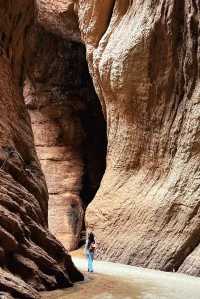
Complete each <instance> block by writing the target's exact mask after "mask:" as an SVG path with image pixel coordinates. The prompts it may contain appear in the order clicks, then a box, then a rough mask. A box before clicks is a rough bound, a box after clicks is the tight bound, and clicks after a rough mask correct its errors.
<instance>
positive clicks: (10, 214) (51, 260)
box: [0, 0, 83, 299]
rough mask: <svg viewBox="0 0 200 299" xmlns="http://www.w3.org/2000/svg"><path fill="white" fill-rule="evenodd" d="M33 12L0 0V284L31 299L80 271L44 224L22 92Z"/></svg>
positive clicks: (28, 5)
mask: <svg viewBox="0 0 200 299" xmlns="http://www.w3.org/2000/svg"><path fill="white" fill-rule="evenodd" d="M33 18H34V2H33V1H31V0H30V1H28V0H15V1H12V0H9V1H0V112H1V118H0V185H1V186H0V290H1V292H7V293H10V294H11V295H12V296H13V297H14V298H34V299H35V298H39V297H40V296H39V293H38V292H37V291H41V290H50V289H55V288H58V287H67V286H71V285H72V282H74V281H77V280H81V279H83V276H82V275H81V274H80V273H79V272H78V271H77V270H76V269H75V267H74V266H73V264H72V261H71V258H70V257H69V256H68V254H67V252H66V251H65V249H64V247H63V246H62V245H61V244H60V243H59V242H58V241H57V240H56V239H55V238H54V237H53V235H52V234H51V233H50V232H49V231H48V228H47V211H48V196H47V189H46V184H45V180H44V175H43V173H42V171H41V168H40V163H39V161H38V158H37V155H36V151H35V148H34V143H33V134H32V130H31V123H30V118H29V116H28V113H27V110H26V107H25V104H24V101H23V97H22V83H23V73H24V66H25V64H24V49H25V48H26V47H27V45H26V32H27V31H28V28H29V26H30V24H31V23H32V22H33ZM36 290H37V291H36ZM1 295H2V294H1Z"/></svg>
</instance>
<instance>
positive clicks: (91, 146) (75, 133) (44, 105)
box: [24, 26, 106, 250]
mask: <svg viewBox="0 0 200 299" xmlns="http://www.w3.org/2000/svg"><path fill="white" fill-rule="evenodd" d="M28 41H29V43H30V44H31V45H32V47H31V51H30V52H29V53H27V56H28V59H29V61H31V63H29V66H28V71H27V76H26V80H25V83H24V98H25V103H26V106H27V108H28V110H29V114H30V117H31V123H32V128H33V134H34V140H35V146H36V151H37V154H38V157H39V160H40V163H41V166H42V170H43V172H44V175H45V178H46V182H47V187H48V192H49V212H48V213H49V217H48V218H49V228H50V231H51V232H52V233H53V234H54V235H55V236H56V237H57V238H58V239H59V240H60V241H61V242H62V244H63V245H64V246H65V247H66V248H67V249H68V250H73V249H76V248H77V247H78V245H79V242H80V237H81V231H82V230H84V226H85V225H84V213H85V209H86V207H87V205H88V204H89V203H90V202H91V200H92V199H93V197H94V195H95V193H96V191H97V189H98V188H99V185H100V182H101V178H102V176H103V174H104V171H105V160H106V124H105V121H104V118H103V114H102V111H101V105H100V102H99V99H98V97H97V96H96V93H95V91H94V87H93V84H92V80H91V78H90V75H89V71H88V67H87V62H86V54H85V48H84V46H83V45H82V44H81V43H78V42H72V41H66V40H64V39H62V38H60V37H58V36H55V35H54V34H52V33H48V32H46V31H45V30H44V29H43V28H41V27H40V26H34V27H33V28H32V30H31V31H30V33H29V37H28Z"/></svg>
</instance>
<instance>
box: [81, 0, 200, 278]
mask: <svg viewBox="0 0 200 299" xmlns="http://www.w3.org/2000/svg"><path fill="white" fill-rule="evenodd" d="M78 2H79V4H78V14H79V25H80V29H81V34H82V39H83V41H84V42H85V44H86V46H87V57H88V64H89V68H90V72H91V74H92V78H93V80H94V85H95V88H96V90H97V92H98V95H99V98H100V101H101V104H102V108H103V111H104V115H105V119H106V122H107V135H108V149H107V167H106V172H105V175H104V177H103V180H102V182H101V186H100V189H99V190H98V192H97V195H96V196H95V199H94V200H93V201H92V202H91V204H90V205H89V207H88V209H87V214H86V221H87V224H88V227H89V229H94V232H95V234H96V237H97V241H98V247H97V248H98V250H97V254H98V257H99V258H101V259H106V260H111V261H118V262H122V263H127V264H131V265H137V266H143V267H149V268H156V269H161V270H166V271H172V270H175V271H180V272H185V273H189V274H194V275H200V259H199V252H200V250H199V248H200V237H199V236H200V210H199V207H200V201H199V198H200V187H199V186H200V139H199V136H200V134H199V133H200V131H199V128H200V85H199V61H200V60H199V58H200V57H199V55H200V51H199V50H200V49H199V35H198V32H199V12H200V3H199V1H197V0H194V1H192V0H191V1H190V0H189V1H186V0H185V1H178V0H162V1H153V0H147V1H143V0H136V1H128V0H127V1H119V0H115V1H114V0H110V1H105V2H103V1H98V0H90V1H82V0H80V1H78ZM102 12H103V13H102Z"/></svg>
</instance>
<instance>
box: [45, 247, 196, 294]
mask: <svg viewBox="0 0 200 299" xmlns="http://www.w3.org/2000/svg"><path fill="white" fill-rule="evenodd" d="M72 258H73V261H74V263H75V265H76V266H77V267H78V268H79V269H80V270H81V271H82V272H83V273H84V276H85V281H84V282H81V283H77V284H75V286H74V287H73V288H68V289H64V290H58V291H53V292H44V293H42V298H43V299H86V298H87V299H200V278H195V277H191V276H187V275H183V274H177V273H165V272H161V271H155V270H149V269H143V268H138V267H132V266H127V265H122V264H114V263H109V262H100V261H95V262H94V268H95V273H91V274H89V273H87V272H86V269H87V262H86V259H85V258H84V257H83V254H82V250H79V251H77V252H73V253H72Z"/></svg>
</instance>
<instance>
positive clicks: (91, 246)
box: [85, 232, 96, 272]
mask: <svg viewBox="0 0 200 299" xmlns="http://www.w3.org/2000/svg"><path fill="white" fill-rule="evenodd" d="M95 249H96V245H95V237H94V234H93V233H92V232H90V233H89V235H88V238H87V240H86V244H85V252H86V257H87V261H88V272H94V269H93V260H94V253H95Z"/></svg>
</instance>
